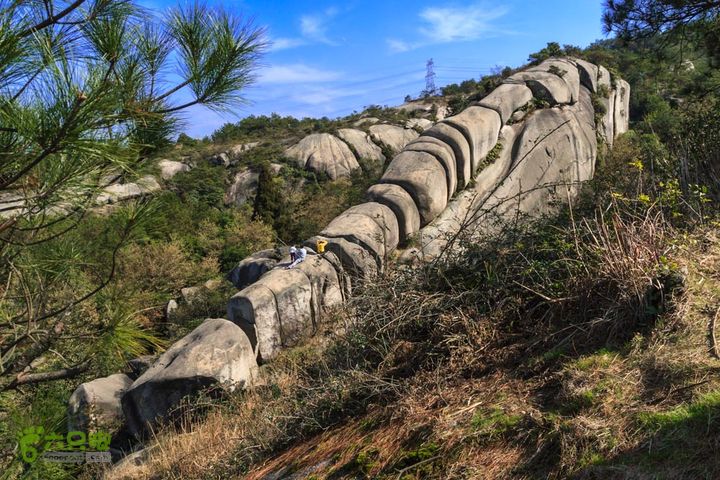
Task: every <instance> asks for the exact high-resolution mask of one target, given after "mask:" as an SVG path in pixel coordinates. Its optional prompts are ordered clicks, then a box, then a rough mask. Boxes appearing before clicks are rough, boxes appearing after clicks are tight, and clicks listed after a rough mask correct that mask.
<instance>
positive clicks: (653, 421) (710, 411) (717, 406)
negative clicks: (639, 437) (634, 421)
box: [638, 390, 720, 436]
mask: <svg viewBox="0 0 720 480" xmlns="http://www.w3.org/2000/svg"><path fill="white" fill-rule="evenodd" d="M638 423H639V425H640V426H641V427H642V428H643V429H644V430H647V431H649V432H652V433H658V432H660V433H662V432H667V433H669V434H670V436H674V435H679V434H682V433H684V431H687V430H695V429H696V428H701V429H703V430H705V431H710V430H711V429H717V428H718V427H719V426H720V390H717V391H714V392H710V393H706V394H705V395H702V396H700V397H699V398H698V399H697V400H695V401H693V402H691V403H689V404H685V405H680V406H678V407H675V408H673V409H671V410H667V411H664V412H643V413H640V414H638Z"/></svg>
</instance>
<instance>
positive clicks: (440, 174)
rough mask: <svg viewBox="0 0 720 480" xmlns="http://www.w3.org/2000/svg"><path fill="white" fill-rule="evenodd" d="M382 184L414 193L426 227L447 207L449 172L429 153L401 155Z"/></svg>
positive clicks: (389, 167)
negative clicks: (447, 174) (396, 186)
mask: <svg viewBox="0 0 720 480" xmlns="http://www.w3.org/2000/svg"><path fill="white" fill-rule="evenodd" d="M433 128H435V127H433ZM380 183H392V184H395V185H398V186H400V187H402V188H404V189H405V190H406V191H407V192H408V193H409V194H410V196H411V197H412V198H413V200H414V201H415V205H417V208H418V212H419V213H420V224H421V225H422V226H424V225H427V224H428V223H430V222H432V221H433V219H434V218H435V217H437V216H438V215H439V214H440V212H442V211H443V209H444V208H445V206H446V205H447V201H448V193H447V181H446V179H445V169H444V168H443V166H442V164H441V163H440V162H439V161H438V159H437V158H435V157H434V156H432V155H431V154H429V153H425V152H414V151H409V150H408V151H404V152H401V153H400V154H399V155H397V156H396V157H395V158H393V160H392V162H390V165H389V166H388V168H387V170H385V174H384V175H383V176H382V178H381V179H380Z"/></svg>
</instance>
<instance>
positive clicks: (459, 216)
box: [399, 124, 522, 263]
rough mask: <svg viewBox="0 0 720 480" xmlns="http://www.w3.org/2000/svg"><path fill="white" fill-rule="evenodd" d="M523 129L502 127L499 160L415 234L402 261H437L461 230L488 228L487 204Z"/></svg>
mask: <svg viewBox="0 0 720 480" xmlns="http://www.w3.org/2000/svg"><path fill="white" fill-rule="evenodd" d="M521 130H522V125H521V124H514V125H506V126H504V127H503V128H502V130H501V133H500V138H499V140H498V142H499V143H500V144H501V145H502V148H501V149H500V151H499V154H498V157H497V159H495V161H494V162H493V163H492V164H490V165H488V166H487V167H486V168H484V169H483V170H482V171H480V172H478V173H477V175H476V176H475V177H474V183H473V186H472V187H469V188H466V189H465V190H463V191H461V192H458V194H457V195H456V196H455V197H454V198H453V199H452V200H451V201H450V202H448V205H447V207H445V209H444V210H443V211H442V213H440V215H438V217H437V218H435V220H433V221H432V222H431V223H430V224H429V225H427V226H425V227H424V228H422V229H421V230H420V232H419V234H417V235H415V242H414V245H413V248H409V249H407V250H405V251H404V252H403V253H402V254H401V255H400V257H399V261H400V262H402V263H414V262H415V261H418V260H420V261H430V260H433V259H435V258H437V257H438V256H439V255H440V254H441V253H442V252H443V251H445V249H446V248H447V244H448V242H449V241H450V240H453V239H454V240H456V241H457V236H456V235H457V233H458V232H459V231H460V230H461V229H462V230H463V232H464V235H470V236H472V235H473V234H475V233H476V232H477V231H481V230H482V231H484V229H485V228H487V225H488V223H489V222H488V217H487V216H486V215H485V213H484V212H483V204H484V202H485V200H486V199H487V198H488V197H489V196H490V195H491V194H492V192H493V191H494V190H495V189H496V188H497V187H498V185H499V184H501V183H502V182H503V180H504V179H505V177H506V175H507V174H508V172H509V171H510V168H511V165H512V159H513V155H512V150H513V148H512V147H513V145H514V142H515V138H516V136H517V134H518V133H519V132H520V131H521ZM463 238H466V237H463ZM458 247H460V245H458V243H455V245H454V248H458Z"/></svg>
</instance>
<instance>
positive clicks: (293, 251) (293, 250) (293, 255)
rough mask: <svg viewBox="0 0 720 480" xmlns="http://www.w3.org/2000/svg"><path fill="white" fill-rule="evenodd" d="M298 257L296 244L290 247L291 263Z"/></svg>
mask: <svg viewBox="0 0 720 480" xmlns="http://www.w3.org/2000/svg"><path fill="white" fill-rule="evenodd" d="M296 258H297V248H295V245H293V246H292V247H290V263H293V262H294V261H295V259H296Z"/></svg>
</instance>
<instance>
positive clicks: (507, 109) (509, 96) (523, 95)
mask: <svg viewBox="0 0 720 480" xmlns="http://www.w3.org/2000/svg"><path fill="white" fill-rule="evenodd" d="M532 99H533V94H532V91H531V90H530V89H529V88H528V87H527V86H525V85H520V84H513V83H504V84H502V85H500V86H499V87H497V88H496V89H495V90H493V91H492V92H490V94H489V95H488V96H486V97H485V98H483V99H482V100H480V101H479V102H478V105H480V106H482V107H485V108H490V109H492V110H495V111H496V112H497V113H498V115H500V119H501V121H502V123H503V125H504V124H506V123H507V122H508V120H510V117H511V116H512V114H513V113H514V112H515V111H516V110H517V109H519V108H520V107H523V106H525V105H526V104H527V103H528V102H529V101H531V100H532Z"/></svg>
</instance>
